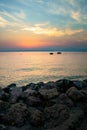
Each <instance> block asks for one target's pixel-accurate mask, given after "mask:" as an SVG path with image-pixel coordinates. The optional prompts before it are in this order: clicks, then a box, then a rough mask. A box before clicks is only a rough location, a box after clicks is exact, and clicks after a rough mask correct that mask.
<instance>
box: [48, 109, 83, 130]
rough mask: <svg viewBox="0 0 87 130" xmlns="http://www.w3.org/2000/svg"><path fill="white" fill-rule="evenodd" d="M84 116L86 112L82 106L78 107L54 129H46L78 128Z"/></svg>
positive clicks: (53, 129) (64, 129)
mask: <svg viewBox="0 0 87 130" xmlns="http://www.w3.org/2000/svg"><path fill="white" fill-rule="evenodd" d="M83 118H84V112H83V111H82V110H81V109H80V108H77V109H74V110H72V111H71V112H70V116H69V118H68V119H67V120H65V121H64V122H61V123H60V124H59V125H58V126H56V127H54V128H52V129H46V130H77V128H78V127H79V125H80V123H81V122H82V120H83ZM82 130H83V129H82Z"/></svg>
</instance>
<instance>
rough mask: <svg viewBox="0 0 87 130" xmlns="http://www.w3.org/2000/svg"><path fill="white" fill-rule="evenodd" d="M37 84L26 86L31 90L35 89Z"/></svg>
mask: <svg viewBox="0 0 87 130" xmlns="http://www.w3.org/2000/svg"><path fill="white" fill-rule="evenodd" d="M35 85H36V84H35V83H30V84H28V85H26V88H27V89H28V88H30V89H35Z"/></svg>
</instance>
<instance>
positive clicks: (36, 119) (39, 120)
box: [30, 109, 44, 127]
mask: <svg viewBox="0 0 87 130" xmlns="http://www.w3.org/2000/svg"><path fill="white" fill-rule="evenodd" d="M30 123H31V124H32V125H33V126H36V127H39V126H43V125H44V114H43V113H42V112H41V111H40V110H38V109H32V110H31V111H30Z"/></svg>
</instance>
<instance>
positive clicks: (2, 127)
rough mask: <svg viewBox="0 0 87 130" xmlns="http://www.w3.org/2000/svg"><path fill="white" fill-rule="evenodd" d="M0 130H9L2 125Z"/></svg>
mask: <svg viewBox="0 0 87 130" xmlns="http://www.w3.org/2000/svg"><path fill="white" fill-rule="evenodd" d="M0 130H8V129H7V127H6V126H4V125H1V124H0Z"/></svg>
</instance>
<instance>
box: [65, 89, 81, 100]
mask: <svg viewBox="0 0 87 130" xmlns="http://www.w3.org/2000/svg"><path fill="white" fill-rule="evenodd" d="M66 94H67V95H68V97H70V98H71V99H72V100H73V101H82V100H83V99H84V94H82V93H81V92H80V90H78V89H77V88H76V87H71V88H69V89H68V90H67V92H66Z"/></svg>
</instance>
